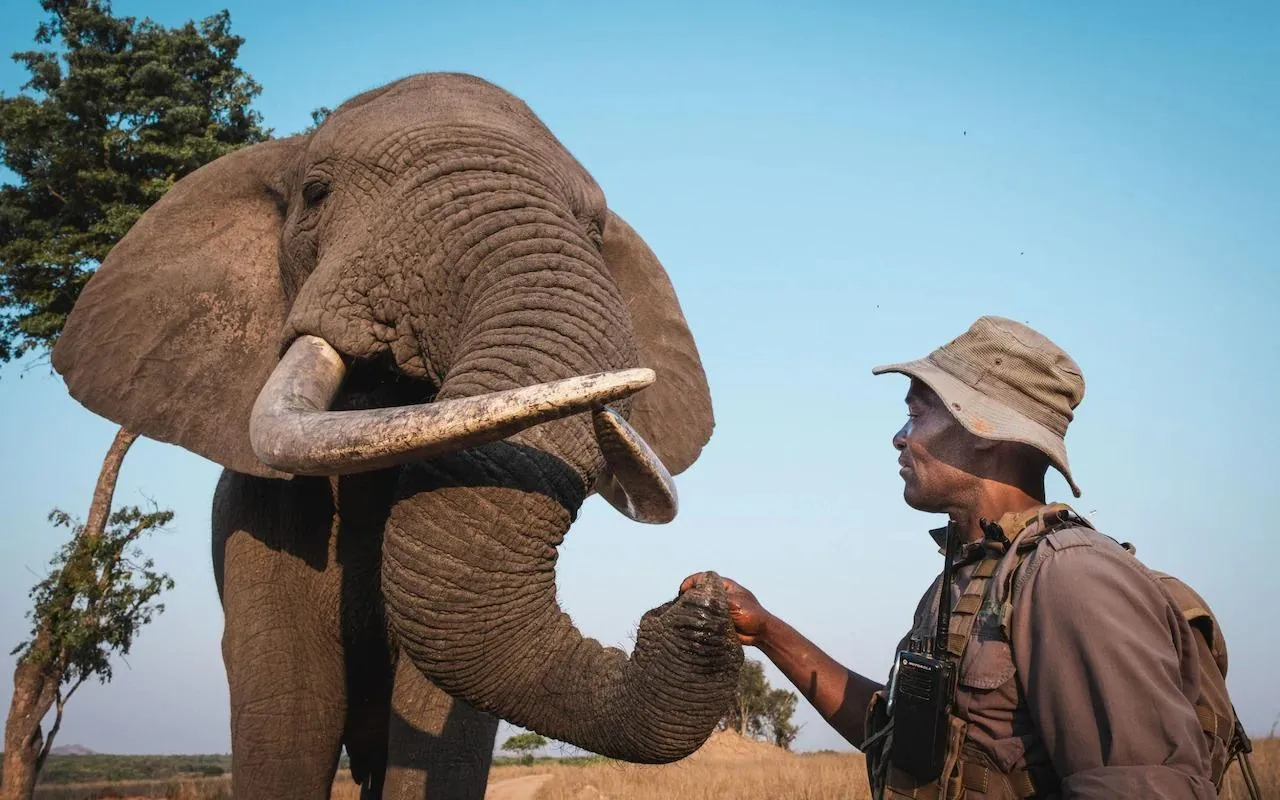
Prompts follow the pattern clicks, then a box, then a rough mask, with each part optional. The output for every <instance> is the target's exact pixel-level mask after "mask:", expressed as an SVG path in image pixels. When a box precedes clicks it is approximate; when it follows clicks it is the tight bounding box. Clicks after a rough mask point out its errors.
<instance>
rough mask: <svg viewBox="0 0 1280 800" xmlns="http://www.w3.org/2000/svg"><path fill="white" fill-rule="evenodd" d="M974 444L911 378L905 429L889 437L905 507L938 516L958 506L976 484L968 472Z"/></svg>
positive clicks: (931, 394)
mask: <svg viewBox="0 0 1280 800" xmlns="http://www.w3.org/2000/svg"><path fill="white" fill-rule="evenodd" d="M977 443H978V438H977V437H976V436H974V435H973V434H971V433H969V432H968V431H967V430H965V428H964V426H962V425H961V424H960V423H959V422H957V421H956V418H955V417H953V416H952V415H951V412H950V411H948V410H947V409H946V407H945V406H944V405H943V403H942V400H941V398H939V397H938V395H937V394H936V393H935V392H934V391H933V390H932V389H930V388H929V387H928V386H927V385H925V384H924V383H922V382H920V381H918V380H916V379H915V378H912V380H911V389H910V390H909V391H908V392H907V424H906V425H903V426H902V430H900V431H898V432H897V434H895V435H894V437H893V446H894V447H895V448H896V449H897V450H898V465H899V466H900V467H901V469H900V470H899V474H900V475H901V476H902V480H903V482H904V483H905V486H904V487H903V491H902V496H903V499H904V500H906V502H907V505H909V506H911V507H912V508H914V509H917V510H919V511H926V512H930V513H942V512H946V511H948V510H950V509H952V508H955V507H956V506H958V505H960V504H962V503H963V501H964V499H965V495H966V494H968V493H969V492H971V491H972V490H973V488H974V485H975V482H976V480H977V479H976V478H975V477H974V475H973V474H972V473H971V471H970V469H969V467H970V465H972V464H973V463H974V460H975V457H976V456H977V447H976V445H977Z"/></svg>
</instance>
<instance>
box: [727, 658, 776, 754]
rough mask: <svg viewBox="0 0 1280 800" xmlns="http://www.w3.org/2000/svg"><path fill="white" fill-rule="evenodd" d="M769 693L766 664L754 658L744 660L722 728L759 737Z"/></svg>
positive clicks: (743, 734)
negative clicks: (765, 674) (765, 672)
mask: <svg viewBox="0 0 1280 800" xmlns="http://www.w3.org/2000/svg"><path fill="white" fill-rule="evenodd" d="M768 694H769V682H768V681H767V680H765V677H764V665H763V664H761V663H760V662H759V661H755V660H753V659H750V658H748V659H745V660H744V661H743V662H742V671H741V672H739V673H738V688H737V690H736V691H735V692H734V694H733V704H732V705H731V706H730V708H729V711H728V713H726V714H725V716H724V718H723V719H722V720H720V727H721V728H722V729H730V730H735V731H737V732H738V733H739V734H740V735H742V736H755V737H758V736H760V735H761V734H762V733H763V732H764V727H763V719H764V710H765V700H766V697H767V696H768Z"/></svg>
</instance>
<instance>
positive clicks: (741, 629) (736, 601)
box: [680, 572, 773, 647]
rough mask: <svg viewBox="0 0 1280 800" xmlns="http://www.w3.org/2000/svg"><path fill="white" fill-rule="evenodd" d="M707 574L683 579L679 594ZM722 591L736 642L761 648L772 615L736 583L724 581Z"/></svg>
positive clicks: (754, 597)
mask: <svg viewBox="0 0 1280 800" xmlns="http://www.w3.org/2000/svg"><path fill="white" fill-rule="evenodd" d="M706 574H707V573H705V572H698V573H695V574H693V575H690V576H689V577H687V578H685V579H684V581H683V582H682V583H681V584H680V594H684V593H685V592H687V591H689V590H690V589H692V588H693V585H694V584H695V583H697V582H698V580H699V579H700V578H702V577H703V576H704V575H706ZM724 591H725V595H726V596H727V598H728V600H729V618H730V619H731V620H733V628H734V630H735V631H736V632H737V634H738V641H739V642H741V643H742V644H744V645H753V646H756V647H759V646H761V644H762V642H763V640H764V638H765V637H766V636H768V633H769V631H768V628H769V620H770V619H772V618H773V615H772V614H770V613H769V612H768V611H766V610H765V608H764V606H762V605H760V601H759V600H757V599H756V596H755V595H754V594H752V593H751V592H749V591H748V590H746V589H744V588H743V587H742V586H740V585H738V583H737V582H736V581H732V580H729V579H728V578H725V579H724Z"/></svg>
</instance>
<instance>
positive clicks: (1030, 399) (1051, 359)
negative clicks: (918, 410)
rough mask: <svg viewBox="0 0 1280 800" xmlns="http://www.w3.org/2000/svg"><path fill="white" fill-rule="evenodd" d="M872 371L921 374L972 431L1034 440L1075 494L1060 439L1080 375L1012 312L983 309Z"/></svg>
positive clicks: (1079, 392)
mask: <svg viewBox="0 0 1280 800" xmlns="http://www.w3.org/2000/svg"><path fill="white" fill-rule="evenodd" d="M872 372H873V373H874V374H876V375H882V374H884V373H886V372H899V373H902V374H903V375H908V376H910V377H913V378H918V379H920V380H921V381H923V382H924V383H925V384H927V385H928V386H929V388H931V389H933V390H934V391H935V392H937V394H938V396H939V397H940V398H942V401H943V402H944V403H945V404H946V406H947V409H948V410H950V411H951V413H952V414H953V415H954V416H955V418H956V419H957V420H959V421H960V424H961V425H964V427H965V428H966V429H968V430H969V432H970V433H972V434H974V435H975V436H981V437H982V438H984V439H998V440H1002V441H1011V442H1022V443H1023V444H1027V445H1030V446H1032V447H1034V448H1036V449H1037V450H1039V451H1040V452H1042V453H1044V454H1045V455H1046V456H1048V457H1049V461H1050V463H1052V464H1053V466H1054V467H1056V468H1057V470H1058V471H1059V472H1061V473H1062V476H1063V477H1064V478H1066V479H1067V484H1068V485H1070V486H1071V491H1072V492H1073V493H1074V494H1075V496H1076V497H1079V496H1080V489H1079V487H1077V486H1076V482H1075V481H1074V480H1073V479H1072V478H1071V467H1070V465H1069V464H1068V463H1067V445H1066V442H1065V441H1064V440H1065V437H1066V435H1067V425H1068V424H1069V423H1070V422H1071V420H1072V417H1073V412H1074V411H1075V408H1076V406H1078V405H1080V401H1081V400H1083V399H1084V376H1083V375H1082V374H1081V372H1080V367H1079V366H1077V365H1076V362H1075V361H1073V360H1072V359H1071V356H1069V355H1067V354H1066V352H1065V351H1063V350H1062V348H1060V347H1058V346H1057V345H1056V344H1054V343H1053V342H1051V341H1049V340H1048V339H1047V338H1045V337H1044V336H1043V335H1041V334H1039V333H1037V332H1036V331H1034V330H1032V329H1031V328H1028V327H1027V326H1026V325H1023V324H1021V323H1018V322H1014V321H1013V320H1010V319H1005V318H1003V317H981V318H980V319H979V320H978V321H977V322H975V323H973V325H972V326H971V327H970V328H969V330H968V331H966V332H964V333H962V334H960V335H959V336H957V337H956V338H955V339H953V340H952V341H950V342H949V343H947V344H945V345H943V346H942V347H939V348H938V349H937V350H934V351H933V352H932V353H930V354H929V355H927V356H925V357H924V358H922V359H919V360H918V361H909V362H906V363H903V364H889V365H886V366H883V367H876V368H875V369H874V370H872Z"/></svg>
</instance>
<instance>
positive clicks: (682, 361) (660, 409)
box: [604, 211, 715, 475]
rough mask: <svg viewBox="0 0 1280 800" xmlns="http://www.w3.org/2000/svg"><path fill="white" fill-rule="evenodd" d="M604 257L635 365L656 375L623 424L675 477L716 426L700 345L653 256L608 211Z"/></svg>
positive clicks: (622, 221)
mask: <svg viewBox="0 0 1280 800" xmlns="http://www.w3.org/2000/svg"><path fill="white" fill-rule="evenodd" d="M604 257H605V261H606V262H607V263H608V265H609V269H610V271H611V272H612V273H613V278H614V280H615V282H616V283H617V285H618V288H619V290H621V292H622V297H623V299H624V300H626V303H627V309H628V310H629V311H630V313H631V324H632V326H633V328H634V330H635V334H636V343H637V345H638V347H639V351H640V352H639V356H640V365H641V366H644V367H649V368H650V369H652V370H653V371H654V372H656V373H657V380H656V381H655V382H654V384H653V385H652V386H650V387H649V388H647V389H645V390H644V391H643V392H640V393H639V394H637V395H636V396H635V397H634V399H633V400H632V401H631V408H630V413H629V414H628V416H627V419H628V421H629V422H630V423H631V426H632V427H634V428H635V429H636V430H637V431H638V432H639V433H640V435H641V436H643V437H644V439H645V441H647V442H648V443H649V445H650V447H652V448H653V450H654V452H656V453H657V454H658V456H659V457H661V458H662V462H663V463H664V464H665V465H666V466H667V469H668V470H670V472H671V474H673V475H676V474H679V473H681V472H684V471H685V470H686V469H688V468H689V466H690V465H691V464H693V462H694V461H696V460H697V458H698V455H699V454H700V453H701V452H702V447H703V445H705V444H706V443H707V441H708V440H709V439H710V438H711V430H712V428H713V427H715V417H714V415H713V413H712V410H711V390H710V388H709V387H708V386H707V376H706V373H704V372H703V370H702V359H700V358H699V357H698V347H697V345H696V344H694V341H693V334H692V333H690V332H689V325H688V324H687V323H686V322H685V318H684V314H683V313H682V312H681V310H680V301H679V300H678V299H677V298H676V292H675V289H674V288H672V286H671V280H670V278H668V277H667V272H666V270H665V269H663V268H662V264H661V263H660V262H659V261H658V257H657V256H655V255H654V254H653V251H652V250H650V249H649V246H648V245H647V244H645V242H644V240H643V239H641V238H640V235H639V234H638V233H636V232H635V230H634V229H632V227H631V226H630V225H628V224H627V223H626V221H625V220H623V219H622V218H621V217H619V216H618V215H616V214H614V213H613V212H612V211H611V212H609V219H608V221H607V222H606V223H605V232H604Z"/></svg>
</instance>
